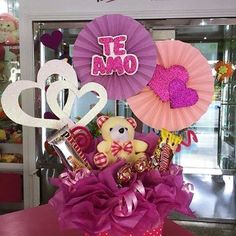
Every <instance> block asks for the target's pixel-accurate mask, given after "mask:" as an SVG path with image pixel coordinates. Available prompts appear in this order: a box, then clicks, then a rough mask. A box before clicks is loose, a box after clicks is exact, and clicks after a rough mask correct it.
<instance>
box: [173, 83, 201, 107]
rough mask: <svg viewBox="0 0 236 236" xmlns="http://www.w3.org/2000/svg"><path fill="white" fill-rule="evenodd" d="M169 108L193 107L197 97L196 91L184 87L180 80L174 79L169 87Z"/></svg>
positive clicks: (184, 84)
mask: <svg viewBox="0 0 236 236" xmlns="http://www.w3.org/2000/svg"><path fill="white" fill-rule="evenodd" d="M169 94H170V107H171V108H182V107H189V106H193V105H194V104H196V103H197V101H198V99H199V97H198V94H197V91H196V90H194V89H191V88H187V87H186V83H185V82H183V81H182V80H179V79H175V80H173V81H172V82H171V83H170V85H169Z"/></svg>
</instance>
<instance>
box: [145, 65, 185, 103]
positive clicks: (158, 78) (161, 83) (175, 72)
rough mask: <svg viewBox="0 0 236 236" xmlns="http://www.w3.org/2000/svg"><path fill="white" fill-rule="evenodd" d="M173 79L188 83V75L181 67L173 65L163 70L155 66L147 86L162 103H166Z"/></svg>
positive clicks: (159, 66)
mask: <svg viewBox="0 0 236 236" xmlns="http://www.w3.org/2000/svg"><path fill="white" fill-rule="evenodd" d="M175 79H179V80H181V81H183V82H185V83H186V82H187V81H188V79H189V75H188V72H187V70H186V69H185V68H184V67H183V66H180V65H173V66H171V67H170V68H165V67H163V66H161V65H158V64H157V65H156V69H155V72H154V75H153V77H152V79H151V81H150V82H149V84H148V85H149V87H150V88H151V89H152V90H153V91H154V92H155V94H156V95H158V96H159V97H160V99H161V100H162V101H163V102H167V101H169V99H170V96H169V85H170V82H171V81H173V80H175Z"/></svg>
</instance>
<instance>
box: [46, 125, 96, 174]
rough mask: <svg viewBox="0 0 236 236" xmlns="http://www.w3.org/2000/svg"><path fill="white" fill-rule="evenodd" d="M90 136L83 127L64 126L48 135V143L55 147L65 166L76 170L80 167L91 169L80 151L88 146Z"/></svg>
mask: <svg viewBox="0 0 236 236" xmlns="http://www.w3.org/2000/svg"><path fill="white" fill-rule="evenodd" d="M91 138H92V136H91V134H90V133H89V131H88V130H87V129H86V128H84V127H80V126H75V127H74V128H72V129H69V128H68V126H65V127H63V128H62V129H61V130H60V131H58V132H56V133H55V134H54V135H53V136H52V137H50V138H49V139H48V143H49V144H51V145H52V147H53V148H54V149H55V151H56V153H57V154H58V156H59V157H60V158H61V160H62V162H63V163H64V164H65V166H66V168H67V169H68V170H70V171H76V170H78V169H82V168H87V169H91V166H90V164H89V162H88V161H87V160H86V158H85V155H84V153H83V151H82V149H83V148H86V147H88V145H89V143H90V142H91ZM81 141H82V143H81Z"/></svg>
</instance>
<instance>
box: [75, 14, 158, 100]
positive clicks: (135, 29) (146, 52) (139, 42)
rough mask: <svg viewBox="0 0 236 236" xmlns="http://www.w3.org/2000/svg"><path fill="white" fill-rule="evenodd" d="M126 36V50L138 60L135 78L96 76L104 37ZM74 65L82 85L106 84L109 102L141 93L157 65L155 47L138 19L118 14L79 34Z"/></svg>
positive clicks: (101, 20)
mask: <svg viewBox="0 0 236 236" xmlns="http://www.w3.org/2000/svg"><path fill="white" fill-rule="evenodd" d="M117 35H127V40H126V42H125V48H126V50H127V53H128V54H134V55H136V56H137V58H138V60H139V67H138V71H137V72H136V73H135V74H134V75H127V74H124V75H120V76H118V75H117V74H116V73H114V74H113V75H103V76H101V75H100V76H93V75H91V61H92V56H93V55H101V56H102V55H103V53H102V52H103V49H102V46H100V45H99V44H98V42H97V40H98V37H101V36H117ZM73 65H74V68H75V70H76V72H77V75H78V77H79V79H80V81H81V82H82V84H85V83H88V82H92V81H93V82H96V83H99V84H101V85H103V86H104V87H105V88H106V90H107V93H108V98H109V99H126V98H128V97H130V96H133V95H135V94H137V93H138V92H139V91H141V90H142V89H143V88H144V87H145V86H146V85H147V84H148V82H149V81H150V80H151V78H152V75H153V72H154V70H155V66H156V46H155V43H154V42H153V40H152V38H151V35H150V33H149V32H148V31H147V30H146V29H145V28H144V27H143V26H142V25H141V24H140V23H139V22H137V21H136V20H134V19H132V18H130V17H128V16H123V15H119V14H114V15H104V16H101V17H98V18H96V19H95V20H93V21H91V22H90V23H88V24H87V25H86V26H85V28H84V29H83V30H82V31H81V32H80V33H79V35H78V37H77V39H76V42H75V45H74V50H73Z"/></svg>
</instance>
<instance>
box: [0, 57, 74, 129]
mask: <svg viewBox="0 0 236 236" xmlns="http://www.w3.org/2000/svg"><path fill="white" fill-rule="evenodd" d="M52 74H58V75H60V76H63V77H64V78H65V79H66V81H67V83H69V84H72V85H73V86H74V87H78V80H77V76H76V72H75V70H74V69H73V67H72V66H71V65H69V64H68V63H66V62H65V61H64V60H51V61H48V62H47V63H45V64H44V66H43V67H42V68H41V69H40V70H39V72H38V75H37V82H33V81H30V80H19V81H17V82H14V83H12V84H10V85H8V87H7V88H6V89H5V91H4V92H3V94H2V99H1V103H2V108H3V110H4V112H5V114H6V115H7V116H8V117H9V118H10V119H11V120H13V121H14V122H16V123H18V124H21V125H25V126H31V127H45V128H51V129H60V128H61V127H62V126H63V125H65V123H64V120H63V119H62V120H50V119H44V118H35V117H32V116H30V115H28V114H27V113H25V112H24V111H23V110H22V108H21V107H20V104H19V97H20V94H21V92H22V91H23V90H26V89H32V88H39V89H41V90H43V89H45V83H46V80H47V79H48V77H49V76H50V75H52ZM68 81H69V82H68ZM53 83H55V82H53ZM53 83H52V84H53ZM50 86H51V85H50ZM50 86H49V87H50ZM74 99H75V95H74V93H72V92H71V91H69V95H68V99H67V102H66V104H65V106H64V108H63V114H67V117H69V116H70V112H71V109H72V106H73V103H74ZM54 106H58V104H57V100H55V101H54V103H52V104H51V107H50V108H51V109H52V110H57V109H54ZM61 113H62V110H61V111H60V112H57V113H55V115H57V116H58V114H61ZM63 117H64V116H63ZM59 118H60V117H59Z"/></svg>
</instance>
